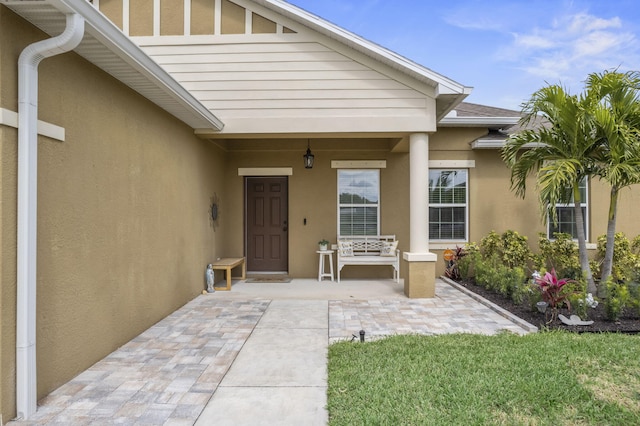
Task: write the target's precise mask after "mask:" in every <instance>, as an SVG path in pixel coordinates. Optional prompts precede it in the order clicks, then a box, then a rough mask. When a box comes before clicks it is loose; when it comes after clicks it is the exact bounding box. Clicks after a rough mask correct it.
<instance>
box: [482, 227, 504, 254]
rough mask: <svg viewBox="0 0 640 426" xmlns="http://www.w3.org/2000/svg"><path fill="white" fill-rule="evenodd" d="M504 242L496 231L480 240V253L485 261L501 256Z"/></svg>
mask: <svg viewBox="0 0 640 426" xmlns="http://www.w3.org/2000/svg"><path fill="white" fill-rule="evenodd" d="M501 247H502V241H501V238H500V235H499V234H498V233H497V232H496V231H491V232H489V234H487V236H486V237H484V238H483V239H482V240H480V252H481V253H482V257H484V258H485V259H491V258H492V257H493V256H498V257H500V256H501V254H502V253H501V250H500V248H501Z"/></svg>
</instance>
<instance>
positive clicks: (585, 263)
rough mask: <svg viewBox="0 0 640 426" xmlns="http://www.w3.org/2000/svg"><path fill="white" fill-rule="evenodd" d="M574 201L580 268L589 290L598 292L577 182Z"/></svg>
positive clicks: (574, 189)
mask: <svg viewBox="0 0 640 426" xmlns="http://www.w3.org/2000/svg"><path fill="white" fill-rule="evenodd" d="M573 203H574V212H575V217H576V228H577V233H578V251H579V253H580V268H581V269H582V273H583V275H585V278H586V279H587V292H588V293H593V294H596V291H597V288H596V283H595V281H593V275H592V274H591V266H590V265H589V255H588V254H587V236H586V235H585V232H584V217H583V216H582V206H581V205H580V204H581V200H580V186H579V185H578V183H577V182H576V183H575V184H574V185H573Z"/></svg>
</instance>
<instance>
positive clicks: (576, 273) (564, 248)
mask: <svg viewBox="0 0 640 426" xmlns="http://www.w3.org/2000/svg"><path fill="white" fill-rule="evenodd" d="M553 238H554V239H553V240H550V239H548V238H547V236H546V235H545V234H544V233H539V234H538V245H539V247H540V254H539V255H537V256H535V257H534V264H535V267H536V269H542V268H545V269H547V270H549V271H550V270H552V269H555V270H556V272H557V274H558V275H559V276H562V277H567V278H571V279H574V280H579V279H582V268H581V267H580V256H579V251H578V245H577V244H576V243H575V241H573V238H572V237H571V235H569V234H565V233H561V232H556V233H554V234H553Z"/></svg>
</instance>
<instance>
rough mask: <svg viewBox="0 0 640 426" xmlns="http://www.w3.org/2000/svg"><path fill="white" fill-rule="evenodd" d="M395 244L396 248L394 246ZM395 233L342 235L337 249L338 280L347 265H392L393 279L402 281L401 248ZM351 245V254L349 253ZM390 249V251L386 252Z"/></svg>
mask: <svg viewBox="0 0 640 426" xmlns="http://www.w3.org/2000/svg"><path fill="white" fill-rule="evenodd" d="M394 246H395V248H394ZM397 246H398V242H397V241H396V236H395V235H377V236H360V235H358V236H344V235H343V236H340V237H338V244H337V247H336V250H337V252H338V265H337V269H338V274H337V275H338V282H340V271H342V268H343V267H344V266H345V265H390V266H392V267H393V279H394V280H395V282H399V281H400V250H398V249H397ZM349 247H350V248H351V253H352V254H351V255H349V254H348V253H349ZM385 251H388V253H384V252H385Z"/></svg>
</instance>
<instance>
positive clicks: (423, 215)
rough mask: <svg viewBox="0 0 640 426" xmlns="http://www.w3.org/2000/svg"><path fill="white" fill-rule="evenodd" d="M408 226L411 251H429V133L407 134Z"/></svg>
mask: <svg viewBox="0 0 640 426" xmlns="http://www.w3.org/2000/svg"><path fill="white" fill-rule="evenodd" d="M409 155H410V157H409V167H410V170H409V173H410V177H409V214H410V216H409V226H410V229H411V244H410V251H411V253H428V252H429V226H428V223H429V222H428V217H429V203H428V200H429V135H427V134H426V133H414V134H412V135H410V136H409Z"/></svg>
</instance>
